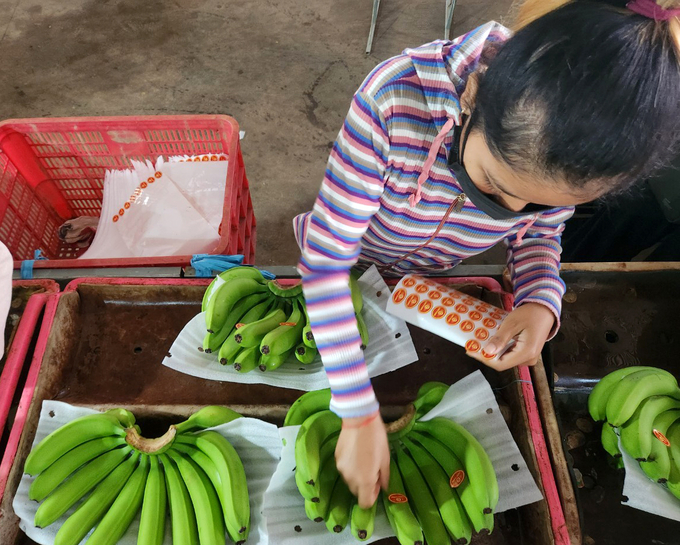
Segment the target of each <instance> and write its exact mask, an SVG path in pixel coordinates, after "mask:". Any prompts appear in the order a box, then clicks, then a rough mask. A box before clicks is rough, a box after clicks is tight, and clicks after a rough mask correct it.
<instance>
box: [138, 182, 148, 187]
mask: <svg viewBox="0 0 680 545" xmlns="http://www.w3.org/2000/svg"><path fill="white" fill-rule="evenodd" d="M139 187H141V188H142V189H146V188H147V187H148V184H147V183H146V182H142V183H141V184H139Z"/></svg>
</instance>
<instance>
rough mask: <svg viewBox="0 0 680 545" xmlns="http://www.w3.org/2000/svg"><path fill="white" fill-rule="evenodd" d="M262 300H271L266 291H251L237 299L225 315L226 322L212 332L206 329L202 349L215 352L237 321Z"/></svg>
mask: <svg viewBox="0 0 680 545" xmlns="http://www.w3.org/2000/svg"><path fill="white" fill-rule="evenodd" d="M262 302H271V298H270V297H269V294H267V293H253V294H251V295H247V296H246V297H244V298H243V299H239V300H238V301H237V302H236V304H235V305H234V306H233V308H232V309H231V312H230V313H229V315H228V316H227V320H226V322H224V325H223V326H222V328H221V329H220V330H219V331H216V332H212V331H208V332H207V333H206V334H205V337H204V339H203V350H204V351H205V352H207V353H208V354H210V353H212V352H216V351H218V350H219V349H220V347H221V346H222V345H223V344H224V342H225V341H226V340H227V337H228V336H229V333H231V332H232V331H233V329H234V327H236V324H237V323H239V322H240V321H241V320H242V319H243V317H244V316H245V315H246V313H247V312H248V311H249V310H250V309H251V308H253V307H254V306H256V305H258V304H259V303H262Z"/></svg>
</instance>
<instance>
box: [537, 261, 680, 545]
mask: <svg viewBox="0 0 680 545" xmlns="http://www.w3.org/2000/svg"><path fill="white" fill-rule="evenodd" d="M581 267H582V268H583V269H582V270H579V268H581ZM569 269H571V270H567V271H564V272H563V274H562V278H563V279H564V281H565V282H566V285H567V292H566V294H565V297H564V307H563V311H562V327H561V329H560V332H559V333H558V334H557V336H556V337H555V339H553V341H551V342H550V343H549V345H548V350H547V351H546V352H545V353H544V357H545V359H546V368H547V369H548V373H547V375H546V374H544V373H543V369H542V368H538V369H536V372H538V373H539V375H540V374H542V375H543V376H542V378H539V379H538V380H536V376H534V379H535V380H534V382H535V384H536V388H537V396H538V398H539V405H541V409H542V410H543V409H544V408H546V407H547V409H548V410H547V413H548V416H547V418H545V421H544V425H545V426H546V432H547V435H548V436H550V437H551V438H552V439H553V444H552V447H553V449H554V452H553V456H554V457H555V456H556V457H557V458H558V459H559V458H560V457H561V456H563V457H564V459H566V463H567V465H568V468H569V469H568V472H567V471H564V467H562V468H560V467H558V466H559V465H560V464H559V463H558V464H556V467H555V473H556V479H557V480H558V481H560V480H561V481H562V482H561V488H562V487H563V488H565V489H572V490H573V491H575V492H572V494H573V498H574V499H575V504H573V505H570V506H567V507H565V512H567V515H568V512H569V511H571V512H572V515H574V513H575V517H576V518H577V519H580V526H581V531H582V535H583V541H582V542H583V543H584V544H585V545H594V544H597V545H621V544H624V543H631V544H633V543H635V544H638V543H639V544H642V543H650V544H651V543H653V544H655V545H677V544H678V543H680V538H679V537H678V524H677V522H675V521H671V520H669V519H665V518H662V517H658V516H655V515H652V514H649V513H645V512H643V511H639V510H637V509H632V508H630V507H627V506H625V505H623V504H622V503H621V501H622V499H625V498H623V497H622V490H623V479H624V474H623V471H622V470H616V469H613V468H612V467H610V466H609V465H608V463H607V457H606V455H605V452H604V449H603V448H602V446H601V444H600V430H601V425H600V424H597V423H594V422H593V421H592V420H591V418H590V416H589V415H588V410H587V399H588V395H589V393H590V391H591V389H592V387H593V386H594V384H596V382H597V381H598V380H599V379H600V378H602V377H603V376H604V375H606V374H608V373H609V372H611V371H613V370H615V369H617V368H620V367H623V366H630V365H653V366H656V367H661V368H664V369H667V370H668V371H670V372H672V373H675V374H676V375H679V376H680V359H679V358H678V349H679V347H680V318H679V317H678V312H679V309H680V264H651V263H650V264H647V263H640V264H592V265H591V264H588V265H586V264H583V265H579V264H572V265H571V266H570V267H569ZM551 371H552V372H551ZM541 384H543V386H541ZM548 388H551V389H552V397H553V401H554V413H553V414H552V415H551V414H550V413H551V410H552V407H550V399H549V398H550V392H549V391H548V392H547V394H546V391H547V389H548ZM546 398H547V399H546ZM544 416H545V414H544ZM558 428H559V429H558ZM557 434H559V436H558V440H557V441H554V437H555V435H557ZM549 442H550V441H549ZM558 443H561V444H558ZM564 496H566V497H568V496H569V493H567V494H565V495H563V497H564ZM567 519H569V516H567ZM573 520H574V517H573V516H572V522H573ZM576 523H578V520H577V521H576Z"/></svg>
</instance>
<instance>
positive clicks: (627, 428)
mask: <svg viewBox="0 0 680 545" xmlns="http://www.w3.org/2000/svg"><path fill="white" fill-rule="evenodd" d="M670 409H680V401H678V400H677V399H673V398H672V397H668V396H651V397H648V398H647V399H645V400H644V401H642V402H641V403H640V405H639V406H638V408H637V409H636V411H635V413H634V414H633V416H632V417H631V418H630V420H628V422H626V423H625V424H624V425H623V426H621V428H620V429H619V432H620V434H621V444H622V445H623V448H624V449H625V451H626V452H627V453H628V454H630V455H631V456H632V457H633V458H635V459H636V460H637V461H638V462H643V461H645V460H646V459H647V458H648V457H649V454H650V452H651V451H652V442H653V441H654V440H655V439H654V433H653V427H654V420H655V419H656V417H657V416H658V415H659V414H661V413H662V412H664V411H668V410H670ZM602 444H603V446H604V441H603V443H602ZM606 449H607V447H606V446H605V450H606Z"/></svg>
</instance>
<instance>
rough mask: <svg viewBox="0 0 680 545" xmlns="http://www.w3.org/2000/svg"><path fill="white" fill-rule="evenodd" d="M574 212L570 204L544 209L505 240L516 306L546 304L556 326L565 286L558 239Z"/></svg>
mask: <svg viewBox="0 0 680 545" xmlns="http://www.w3.org/2000/svg"><path fill="white" fill-rule="evenodd" d="M573 213H574V209H573V208H559V209H555V210H550V211H548V212H544V213H542V214H540V215H539V216H538V218H537V219H536V221H534V222H533V224H532V225H531V226H530V228H529V229H527V231H526V234H525V235H524V236H522V237H520V236H517V235H516V234H515V235H511V236H509V237H508V238H507V239H506V242H507V243H508V253H507V264H508V269H509V271H510V278H511V280H512V285H513V289H514V294H515V307H518V306H520V305H523V304H525V303H538V304H540V305H544V306H546V307H548V308H549V309H550V310H551V311H552V313H553V314H554V315H555V327H554V328H553V330H552V332H551V334H550V336H551V337H552V336H554V335H555V333H557V330H558V329H559V324H560V313H561V310H562V296H563V295H564V292H565V290H566V287H565V284H564V281H563V280H562V279H561V278H560V254H561V253H562V246H561V245H560V241H561V238H562V231H564V222H565V221H566V220H567V219H569V218H570V217H571V216H572V215H573Z"/></svg>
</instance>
